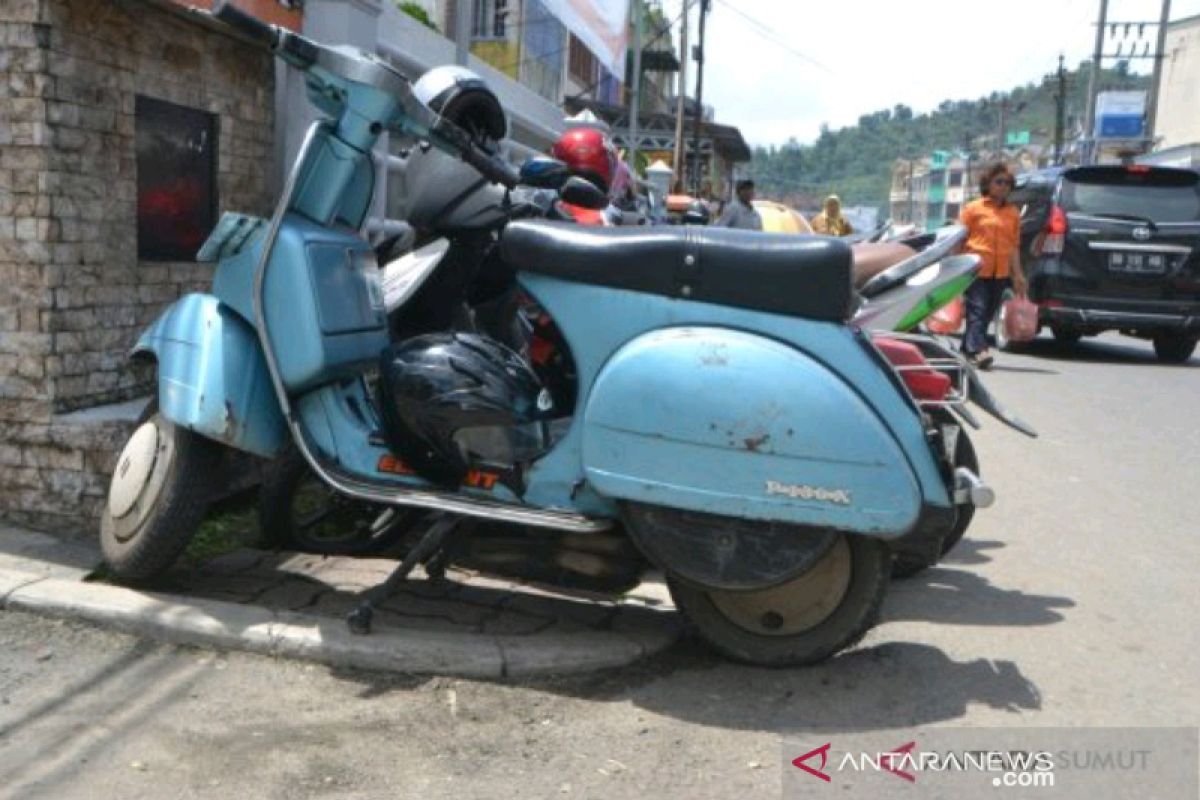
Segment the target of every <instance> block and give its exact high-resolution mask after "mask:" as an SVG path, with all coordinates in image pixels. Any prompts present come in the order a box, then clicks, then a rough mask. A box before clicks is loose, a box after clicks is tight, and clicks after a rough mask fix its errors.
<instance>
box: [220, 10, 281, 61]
mask: <svg viewBox="0 0 1200 800" xmlns="http://www.w3.org/2000/svg"><path fill="white" fill-rule="evenodd" d="M212 13H213V16H214V17H216V18H217V19H219V20H221V22H224V23H225V24H226V25H228V26H229V27H231V28H237V29H238V30H239V31H241V32H242V33H243V34H245V35H246V36H248V37H250V38H251V39H253V40H254V41H256V42H260V43H262V44H265V45H266V46H267V47H270V48H272V49H274V48H275V47H276V45H278V44H279V29H278V28H276V27H275V26H274V25H269V24H267V23H266V22H263V21H262V20H260V19H259V18H258V17H256V16H254V15H252V14H247V13H246V12H245V11H242V10H241V9H240V8H238V7H237V6H235V5H233V2H232V0H213V9H212Z"/></svg>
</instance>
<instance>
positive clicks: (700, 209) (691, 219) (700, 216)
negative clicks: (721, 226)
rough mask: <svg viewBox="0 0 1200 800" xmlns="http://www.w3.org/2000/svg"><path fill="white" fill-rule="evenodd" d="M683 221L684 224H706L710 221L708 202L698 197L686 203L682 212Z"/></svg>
mask: <svg viewBox="0 0 1200 800" xmlns="http://www.w3.org/2000/svg"><path fill="white" fill-rule="evenodd" d="M683 222H684V224H685V225H707V224H708V223H710V222H712V216H711V215H710V214H709V212H708V203H705V202H704V201H703V200H700V199H696V200H693V201H692V202H690V203H688V207H687V210H686V211H684V212H683Z"/></svg>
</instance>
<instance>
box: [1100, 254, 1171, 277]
mask: <svg viewBox="0 0 1200 800" xmlns="http://www.w3.org/2000/svg"><path fill="white" fill-rule="evenodd" d="M1108 268H1109V269H1110V270H1112V271H1113V272H1127V273H1131V274H1134V275H1162V274H1163V273H1164V272H1166V271H1167V256H1166V255H1164V254H1162V253H1109V254H1108Z"/></svg>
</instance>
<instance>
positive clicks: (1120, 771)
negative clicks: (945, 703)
mask: <svg viewBox="0 0 1200 800" xmlns="http://www.w3.org/2000/svg"><path fill="white" fill-rule="evenodd" d="M1198 743H1200V731H1198V729H1196V728H929V729H922V730H916V731H909V732H903V731H902V732H900V733H895V732H891V733H886V734H884V733H865V734H842V735H839V736H837V737H831V738H828V739H826V740H824V741H821V742H819V743H817V742H814V741H813V740H809V741H802V740H799V739H788V740H786V741H785V743H784V752H783V756H784V757H783V769H784V775H783V790H784V795H783V796H784V797H788V798H790V797H819V796H821V795H820V789H821V785H822V784H824V785H826V786H827V787H829V788H830V789H832V788H833V787H838V788H839V789H850V790H860V791H863V792H871V795H870V796H872V797H881V798H886V797H893V796H895V797H922V796H928V795H929V794H931V793H933V794H936V795H937V796H962V797H978V796H986V795H987V794H988V793H993V794H995V796H997V797H1005V798H1010V797H1011V798H1019V797H1031V798H1034V797H1037V798H1048V800H1058V799H1059V798H1062V800H1070V799H1072V798H1079V800H1103V798H1108V797H1126V796H1129V797H1139V798H1172V800H1174V799H1175V798H1179V799H1180V800H1200V788H1198V784H1197V782H1198V780H1200V778H1198V775H1200V755H1198V753H1200V744H1198ZM906 784H908V786H907V787H906ZM913 785H916V786H918V787H922V788H923V789H925V790H926V791H922V790H921V789H914V788H913ZM959 793H961V794H959ZM856 796H857V795H856Z"/></svg>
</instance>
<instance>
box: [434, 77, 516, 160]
mask: <svg viewBox="0 0 1200 800" xmlns="http://www.w3.org/2000/svg"><path fill="white" fill-rule="evenodd" d="M413 94H414V95H415V96H416V98H417V99H418V100H420V101H421V102H422V103H424V104H425V105H426V106H428V107H429V109H430V110H432V111H433V112H434V113H435V114H437V115H438V116H440V117H442V118H443V119H446V120H449V121H450V122H453V123H454V124H455V125H457V126H458V127H460V128H462V129H463V130H464V131H466V132H467V133H468V134H469V135H470V136H471V138H472V139H474V140H475V141H476V142H477V143H479V144H484V143H490V144H495V143H497V142H499V141H500V140H501V139H503V138H504V137H505V136H507V135H508V116H507V115H506V114H505V113H504V107H503V106H502V105H500V100H499V98H497V97H496V94H495V92H493V91H492V88H491V87H490V86H488V84H487V81H485V80H484V79H483V78H481V77H479V75H477V74H476V73H474V72H472V71H471V70H469V69H467V68H466V67H458V66H442V67H434V68H433V69H431V70H429V71H428V72H426V73H425V74H424V75H422V76H421V78H420V79H419V80H418V81H417V82H416V84H414V85H413Z"/></svg>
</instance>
